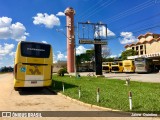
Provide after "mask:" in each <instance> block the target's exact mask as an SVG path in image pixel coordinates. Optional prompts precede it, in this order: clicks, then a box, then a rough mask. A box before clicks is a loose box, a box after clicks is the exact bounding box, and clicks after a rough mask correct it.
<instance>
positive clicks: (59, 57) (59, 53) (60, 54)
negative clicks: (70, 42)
mask: <svg viewBox="0 0 160 120" xmlns="http://www.w3.org/2000/svg"><path fill="white" fill-rule="evenodd" d="M65 59H66V56H65V55H64V54H62V53H61V52H60V51H58V54H57V60H65Z"/></svg>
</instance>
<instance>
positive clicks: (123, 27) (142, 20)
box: [117, 13, 160, 30]
mask: <svg viewBox="0 0 160 120" xmlns="http://www.w3.org/2000/svg"><path fill="white" fill-rule="evenodd" d="M158 15H160V13H158V14H155V15H153V16H150V17H148V18H145V19H141V20H139V21H136V22H134V23H131V24H128V25H125V26H122V27H119V29H117V30H120V29H121V30H122V29H125V28H128V27H130V26H132V25H135V24H136V25H137V24H139V23H143V22H145V21H148V20H150V19H153V18H156V17H160V16H158Z"/></svg>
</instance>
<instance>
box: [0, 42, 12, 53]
mask: <svg viewBox="0 0 160 120" xmlns="http://www.w3.org/2000/svg"><path fill="white" fill-rule="evenodd" d="M13 48H14V44H7V43H4V46H2V45H0V56H5V55H7V54H11V52H12V50H13Z"/></svg>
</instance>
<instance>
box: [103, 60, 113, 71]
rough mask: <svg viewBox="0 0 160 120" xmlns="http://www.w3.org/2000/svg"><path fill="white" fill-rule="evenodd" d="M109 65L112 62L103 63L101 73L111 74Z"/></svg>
mask: <svg viewBox="0 0 160 120" xmlns="http://www.w3.org/2000/svg"><path fill="white" fill-rule="evenodd" d="M111 64H112V62H103V63H102V71H103V72H111Z"/></svg>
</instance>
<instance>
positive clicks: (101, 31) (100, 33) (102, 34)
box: [95, 26, 116, 38]
mask: <svg viewBox="0 0 160 120" xmlns="http://www.w3.org/2000/svg"><path fill="white" fill-rule="evenodd" d="M106 33H107V34H106ZM106 35H107V37H114V36H116V35H115V33H113V32H112V31H111V30H109V29H108V28H107V31H106V27H105V26H101V27H100V28H99V30H98V31H96V32H95V37H99V36H100V37H101V38H106Z"/></svg>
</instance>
